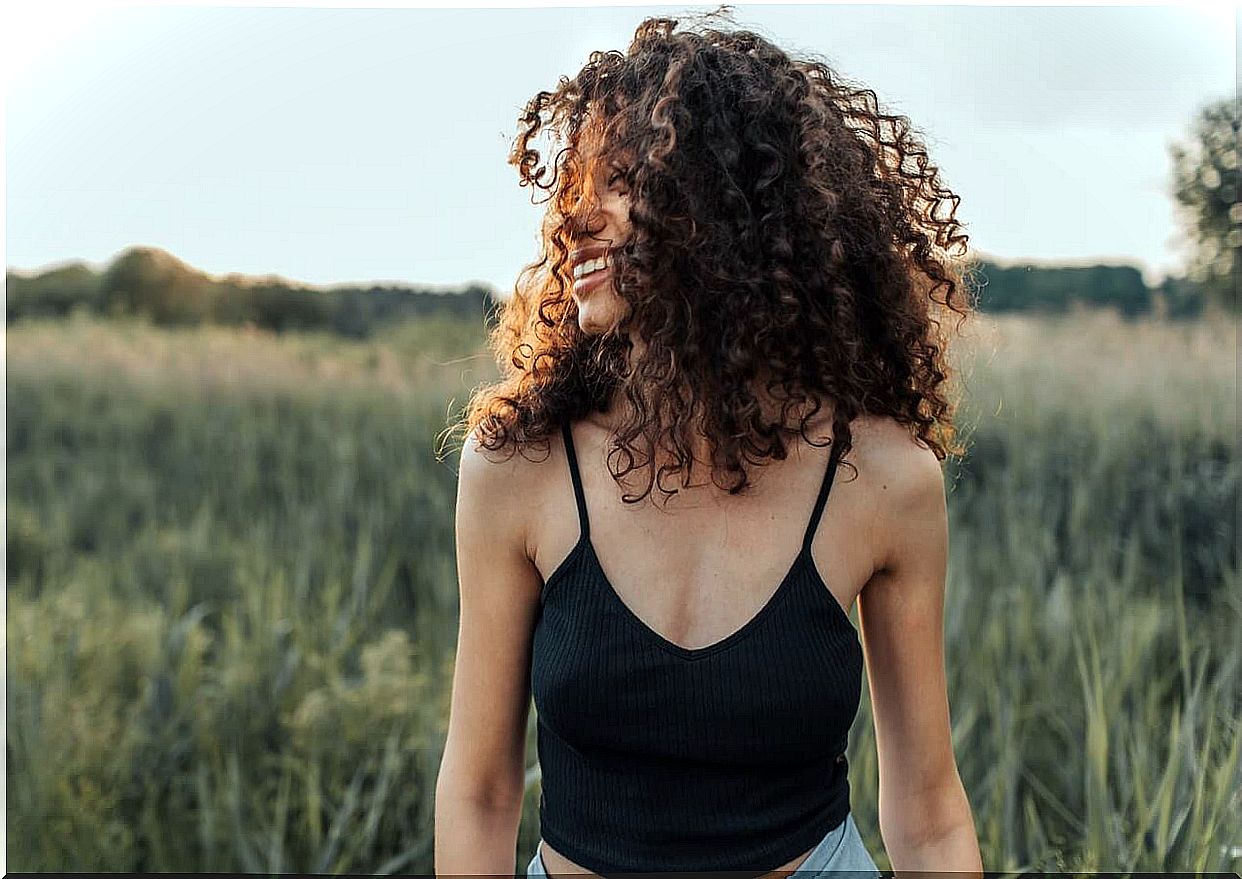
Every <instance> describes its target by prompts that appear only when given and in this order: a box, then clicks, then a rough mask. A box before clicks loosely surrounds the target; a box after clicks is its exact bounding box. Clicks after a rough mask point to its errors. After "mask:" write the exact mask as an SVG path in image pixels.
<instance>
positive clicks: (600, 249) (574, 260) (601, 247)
mask: <svg viewBox="0 0 1242 879" xmlns="http://www.w3.org/2000/svg"><path fill="white" fill-rule="evenodd" d="M607 253H608V245H607V244H589V245H587V246H585V247H577V248H574V249H573V250H571V251H569V271H570V273H571V274H572V273H573V270H574V266H576V265H577V264H578V263H580V262H586V261H587V260H588V259H597V258H598V257H601V256H605V255H607Z"/></svg>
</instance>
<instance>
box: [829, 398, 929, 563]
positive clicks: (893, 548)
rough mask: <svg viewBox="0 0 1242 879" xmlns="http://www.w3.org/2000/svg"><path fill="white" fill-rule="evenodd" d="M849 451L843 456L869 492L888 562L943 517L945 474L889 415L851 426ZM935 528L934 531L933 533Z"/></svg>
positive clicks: (924, 534)
mask: <svg viewBox="0 0 1242 879" xmlns="http://www.w3.org/2000/svg"><path fill="white" fill-rule="evenodd" d="M850 428H851V432H852V434H853V439H854V448H855V449H856V450H857V452H858V454H857V456H855V455H854V454H853V453H852V452H851V454H850V455H849V456H847V457H846V460H847V461H852V462H853V463H854V464H855V466H856V467H858V469H859V478H860V479H861V480H863V481H864V482H865V483H866V485H867V486H868V488H869V491H868V492H867V493H868V495H869V496H870V497H871V498H872V501H873V513H874V516H875V521H876V526H877V530H878V533H880V534H883V535H885V541H886V542H887V543H888V544H889V546H888V548H887V552H886V553H885V554H886V557H887V559H888V563H890V564H891V563H892V562H893V561H894V559H893V555H894V554H896V553H899V548H900V547H901V546H904V545H906V544H909V543H911V542H912V541H911V533H912V532H913V533H916V534H918V535H922V537H920V538H919V539H920V540H922V539H926V537H927V535H928V531H929V527H928V526H929V524H937V525H938V524H940V523H942V522H943V519H944V516H945V487H944V470H943V468H942V465H941V461H940V459H939V458H937V457H936V453H935V452H934V451H933V450H932V448H931V447H930V446H928V445H927V444H926V443H924V442H923V441H922V440H920V439H919V438H918V437H916V436H915V435H914V434H913V433H912V431H911V429H910V428H909V427H908V426H907V425H905V424H902V423H901V422H899V421H897V420H895V419H893V418H891V417H888V416H866V417H863V418H860V419H858V421H856V422H854V423H852V424H851V425H850ZM933 530H935V529H933Z"/></svg>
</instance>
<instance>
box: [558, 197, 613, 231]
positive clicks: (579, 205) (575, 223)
mask: <svg viewBox="0 0 1242 879" xmlns="http://www.w3.org/2000/svg"><path fill="white" fill-rule="evenodd" d="M607 227H608V221H607V220H606V219H605V218H604V216H603V214H602V212H601V211H600V206H599V203H598V202H597V201H595V200H594V199H593V198H591V197H589V196H588V197H586V198H583V197H579V198H578V199H577V201H576V202H575V203H574V206H573V208H572V209H571V210H570V211H569V213H568V214H566V216H565V231H566V232H567V233H568V234H569V235H570V236H571V237H573V238H594V237H595V236H596V235H598V234H599V233H600V232H602V231H604V229H606V228H607Z"/></svg>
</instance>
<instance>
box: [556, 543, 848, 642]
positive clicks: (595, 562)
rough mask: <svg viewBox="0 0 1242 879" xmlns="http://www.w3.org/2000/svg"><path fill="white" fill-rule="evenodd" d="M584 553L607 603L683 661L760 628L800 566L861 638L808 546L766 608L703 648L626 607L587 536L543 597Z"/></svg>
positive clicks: (838, 617) (840, 618)
mask: <svg viewBox="0 0 1242 879" xmlns="http://www.w3.org/2000/svg"><path fill="white" fill-rule="evenodd" d="M581 553H586V554H588V555H589V556H590V561H591V564H592V566H593V567H594V570H595V573H596V574H597V575H598V577H599V581H600V585H601V586H602V587H603V591H604V592H605V593H606V595H607V599H608V601H610V602H611V603H612V604H614V605H616V607H617V608H618V609H619V610H620V611H621V614H622V616H623V617H625V619H627V620H628V621H629V622H630V623H631V624H632V626H633V627H634V628H635V629H637V630H638V631H639V632H640V633H641V635H642V636H643V637H644V638H646V639H647V640H649V641H651V642H652V643H654V644H655V646H657V647H659V648H660V649H662V650H664V651H666V652H668V653H671V654H673V655H674V656H676V657H679V658H680V659H684V660H689V661H694V660H698V659H704V658H706V657H708V656H713V655H715V654H716V653H718V652H720V651H722V650H727V649H729V648H730V647H732V646H733V645H735V644H737V643H738V642H739V641H741V640H742V639H743V638H745V637H746V636H747V635H749V634H750V633H751V632H753V631H754V630H756V629H757V628H759V626H761V625H762V623H763V621H764V620H765V619H767V618H768V617H769V616H770V615H771V614H772V613H774V612H775V611H776V609H777V608H778V607H779V606H780V605H781V604H782V603H783V602H784V600H785V597H786V596H787V595H788V594H789V593H790V591H791V590H792V589H793V586H794V583H795V582H796V580H797V573H798V568H799V567H801V566H805V567H806V568H807V569H808V571H809V572H810V574H811V576H812V579H813V580H814V581H815V584H814V585H815V586H817V587H818V589H817V590H816V591H818V592H822V597H823V599H824V600H826V601H827V602H828V603H829V604H830V605H831V606H832V608H833V609H834V610H835V611H836V612H835V614H834V617H835V618H836V620H837V621H838V622H843V623H844V624H845V626H846V627H847V628H848V629H849V630H850V631H851V632H852V633H853V635H854V637H855V638H857V637H858V630H857V629H856V628H855V627H854V624H853V623H852V622H850V618H849V614H848V612H847V611H846V610H845V608H843V607H842V606H841V602H840V601H838V600H837V598H836V596H835V595H834V594H833V593H832V590H830V589H829V588H828V585H827V583H826V582H825V581H824V578H823V576H822V574H821V573H820V571H819V566H818V565H816V564H815V559H814V558H813V557H812V556H811V552H810V547H809V546H804V547H802V548H801V549H800V550H799V551H798V554H797V555H796V556H795V557H794V560H793V562H792V564H790V566H789V570H788V571H787V572H786V574H785V576H784V577H783V578H781V581H780V583H779V584H778V585H777V587H776V589H775V591H774V592H772V594H771V595H770V596H768V600H767V601H765V602H764V603H763V606H762V607H760V608H759V610H758V611H756V612H755V613H754V614H752V615H751V617H750V618H749V619H748V620H746V622H744V623H742V625H741V626H740V627H739V628H737V629H734V630H733V631H732V632H731V633H729V634H728V635H725V636H724V637H723V638H721V639H719V640H717V641H714V642H712V643H711V644H705V645H704V646H702V647H686V646H684V645H681V644H678V643H676V642H675V641H671V640H669V639H668V638H666V637H665V636H664V635H662V634H660V633H659V632H657V631H656V630H655V629H654V628H653V627H652V626H651V625H650V624H649V623H647V621H646V620H644V619H643V618H642V617H640V616H639V615H638V614H637V613H636V612H635V611H634V609H633V608H631V607H630V606H629V605H628V604H626V603H625V599H623V598H622V597H621V594H620V593H619V592H617V589H616V587H615V586H614V585H613V583H612V579H611V578H610V577H609V576H608V574H607V573H606V572H605V571H604V567H603V565H602V564H600V560H599V555H598V554H597V553H596V551H595V545H594V544H593V543H592V542H591V539H590V538H589V537H588V536H587V535H585V534H582V535H580V536H579V538H578V542H577V543H576V544H575V545H574V547H573V549H571V550H570V551H569V553H568V555H566V556H565V558H564V559H562V560H561V563H560V564H559V565H557V566H556V570H554V571H553V572H552V573H551V574H550V575H549V576H548V578H547V580H545V581H544V584H543V588H542V589H541V593H542V594H543V595H545V596H546V593H547V591H548V590H549V589H550V588H551V586H552V585H553V583H554V582H555V581H557V580H559V579H560V578H561V577H563V576H564V575H565V573H566V572H567V571H568V569H569V567H570V565H571V564H572V563H573V561H574V559H575V557H577V556H578V555H579V554H581Z"/></svg>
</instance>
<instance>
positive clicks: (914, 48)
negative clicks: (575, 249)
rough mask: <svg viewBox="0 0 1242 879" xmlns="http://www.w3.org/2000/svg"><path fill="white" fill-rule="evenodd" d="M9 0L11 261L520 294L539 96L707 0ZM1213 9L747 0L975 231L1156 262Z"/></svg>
mask: <svg viewBox="0 0 1242 879" xmlns="http://www.w3.org/2000/svg"><path fill="white" fill-rule="evenodd" d="M6 6H8V7H9V8H10V12H9V13H8V15H9V20H8V22H7V23H6V24H5V25H4V30H5V31H6V34H7V36H6V37H5V38H4V39H5V43H6V44H7V45H6V46H5V61H4V63H5V65H6V71H5V72H6V105H5V157H6V187H7V189H6V193H5V200H6V209H7V210H6V225H5V235H4V243H5V248H6V250H5V254H4V262H5V265H7V266H9V267H11V268H19V269H26V270H29V269H35V268H41V267H45V266H47V265H50V264H56V263H61V262H64V261H66V260H69V259H85V260H87V261H89V262H92V263H95V264H97V265H102V264H104V263H106V262H107V261H108V260H109V259H111V258H112V257H113V256H115V255H116V253H117V252H118V251H120V250H121V249H123V248H125V247H127V246H129V245H133V244H147V245H154V246H158V247H162V248H165V249H167V250H169V251H171V252H172V253H173V254H175V255H177V256H178V257H180V258H182V259H184V260H186V261H187V262H188V263H190V264H191V265H193V266H196V267H199V268H202V269H204V270H206V271H209V272H213V273H224V272H231V271H239V272H246V273H253V274H268V273H274V274H279V275H283V276H285V277H287V278H290V279H293V280H297V281H304V282H309V283H317V284H330V283H338V282H371V281H398V282H409V283H417V284H423V283H430V284H451V285H457V284H461V283H464V282H467V281H472V280H478V281H483V282H485V283H488V284H491V285H493V286H495V287H496V288H498V289H499V290H500V291H501V292H502V293H506V294H507V293H508V292H509V291H510V289H511V288H512V285H513V282H514V280H515V278H516V276H517V273H518V271H519V270H520V269H521V267H522V265H523V264H525V263H526V262H528V261H530V260H531V259H533V258H534V257H535V256H536V253H537V251H536V238H535V236H536V233H537V229H538V220H539V213H540V211H541V210H542V208H541V207H535V206H533V205H532V204H531V203H530V190H529V189H521V188H519V187H518V186H517V175H516V172H515V171H514V170H513V168H511V167H510V166H509V165H508V164H506V161H505V158H506V155H507V152H508V148H509V144H510V142H511V140H512V138H513V136H514V134H515V133H516V130H517V118H518V112H519V110H520V108H521V106H522V105H523V104H524V103H525V102H526V100H527V99H528V98H529V97H530V96H531V95H533V94H534V93H535V92H536V91H539V90H540V89H544V88H551V87H552V86H554V85H555V84H556V81H557V79H558V77H560V76H561V75H572V74H573V73H574V72H576V71H577V70H578V68H580V67H581V66H582V64H583V63H584V62H585V61H586V59H587V56H588V54H589V52H590V51H591V50H592V49H596V48H599V49H620V50H624V49H625V47H626V45H627V44H628V43H629V40H630V38H631V36H632V34H633V30H634V27H635V26H636V25H637V24H638V23H639V21H641V20H642V19H643V18H644V17H646V16H647V15H651V14H657V13H660V14H672V15H674V16H676V14H677V13H679V12H684V11H687V10H705V9H710V8H712V6H689V5H687V6H609V7H603V6H580V7H560V8H550V7H519V8H492V9H447V8H374V6H375V4H372V8H324V7H314V6H302V7H289V8H280V7H267V8H246V7H244V6H232V7H229V6H217V7H188V6H162V7H161V6H148V7H129V8H109V7H107V6H101V5H99V4H90V5H84V4H80V3H78V4H66V3H63V2H62V3H48V2H44V3H43V4H41V5H38V4H31V8H30V9H28V10H26V11H24V12H23V11H20V10H17V11H14V9H15V7H16V4H6ZM1216 9H1217V10H1221V11H1213V8H1212V7H1209V6H1183V7H1154V6H1148V7H1134V6H1130V7H1120V6H1116V7H1107V6H1104V7H1101V6H1094V7H1073V6H1039V7H1020V6H1006V7H999V6H987V5H977V6H931V5H904V6H899V5H780V6H777V5H763V4H747V5H738V6H735V21H736V22H737V23H738V24H739V25H741V26H746V27H751V28H754V29H757V30H759V31H760V32H762V33H764V34H765V35H766V36H768V37H770V38H772V39H774V40H775V41H776V42H777V43H778V44H779V45H781V46H783V47H785V48H786V49H789V50H793V51H807V52H814V53H817V54H819V55H822V56H824V57H826V58H827V60H828V61H829V63H830V64H831V65H832V66H833V67H834V68H835V69H836V70H837V71H838V72H839V73H841V74H842V75H844V76H846V77H847V78H848V79H850V80H853V81H861V82H863V83H865V84H867V85H869V86H870V87H872V88H873V89H875V91H876V92H877V93H878V95H879V97H880V100H881V102H882V105H883V106H885V107H886V108H887V109H889V110H890V111H894V110H895V111H897V112H900V113H903V114H905V115H907V116H909V117H910V119H911V121H912V123H913V124H914V126H915V127H916V128H917V129H919V130H920V131H922V132H923V133H924V134H925V136H926V138H927V142H928V149H929V153H930V155H931V160H932V162H933V163H934V164H937V165H938V166H939V167H940V168H941V173H942V176H943V180H944V183H945V184H946V185H947V186H949V188H951V189H952V190H954V191H955V192H956V193H957V194H959V195H960V196H961V198H962V202H961V204H960V206H959V208H958V213H957V216H958V219H959V220H962V221H963V222H964V223H965V224H966V231H967V233H968V234H969V235H970V238H971V246H972V247H973V248H975V249H976V250H978V251H980V252H982V253H984V254H987V255H991V256H994V257H998V258H1000V259H1002V260H1019V259H1039V260H1048V261H1056V262H1062V261H1064V262H1084V261H1085V262H1094V261H1106V262H1125V263H1129V264H1133V265H1136V266H1138V267H1140V268H1142V269H1144V270H1145V272H1146V275H1147V279H1148V281H1149V282H1151V283H1154V282H1155V281H1157V280H1158V279H1159V277H1160V276H1161V275H1163V274H1164V273H1165V272H1167V271H1178V270H1180V267H1181V265H1182V263H1183V260H1184V251H1182V250H1181V249H1179V248H1178V247H1177V246H1176V244H1175V240H1174V239H1175V235H1176V231H1177V228H1178V225H1177V215H1176V213H1175V209H1174V204H1173V200H1172V198H1171V196H1170V195H1169V193H1168V191H1169V188H1170V180H1171V177H1170V159H1169V153H1168V144H1169V143H1171V142H1173V141H1175V140H1185V139H1186V138H1187V137H1188V135H1189V131H1190V125H1191V122H1192V120H1193V118H1194V116H1195V113H1196V112H1197V111H1198V109H1199V108H1200V107H1201V106H1202V105H1203V104H1205V103H1206V102H1208V101H1210V100H1213V99H1216V98H1220V97H1224V96H1233V95H1234V94H1235V83H1236V76H1237V71H1236V57H1237V49H1236V46H1237V44H1236V23H1237V18H1236V7H1229V6H1225V7H1216ZM453 84H455V85H453ZM451 85H452V86H453V87H452V88H451V89H450V86H451Z"/></svg>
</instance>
